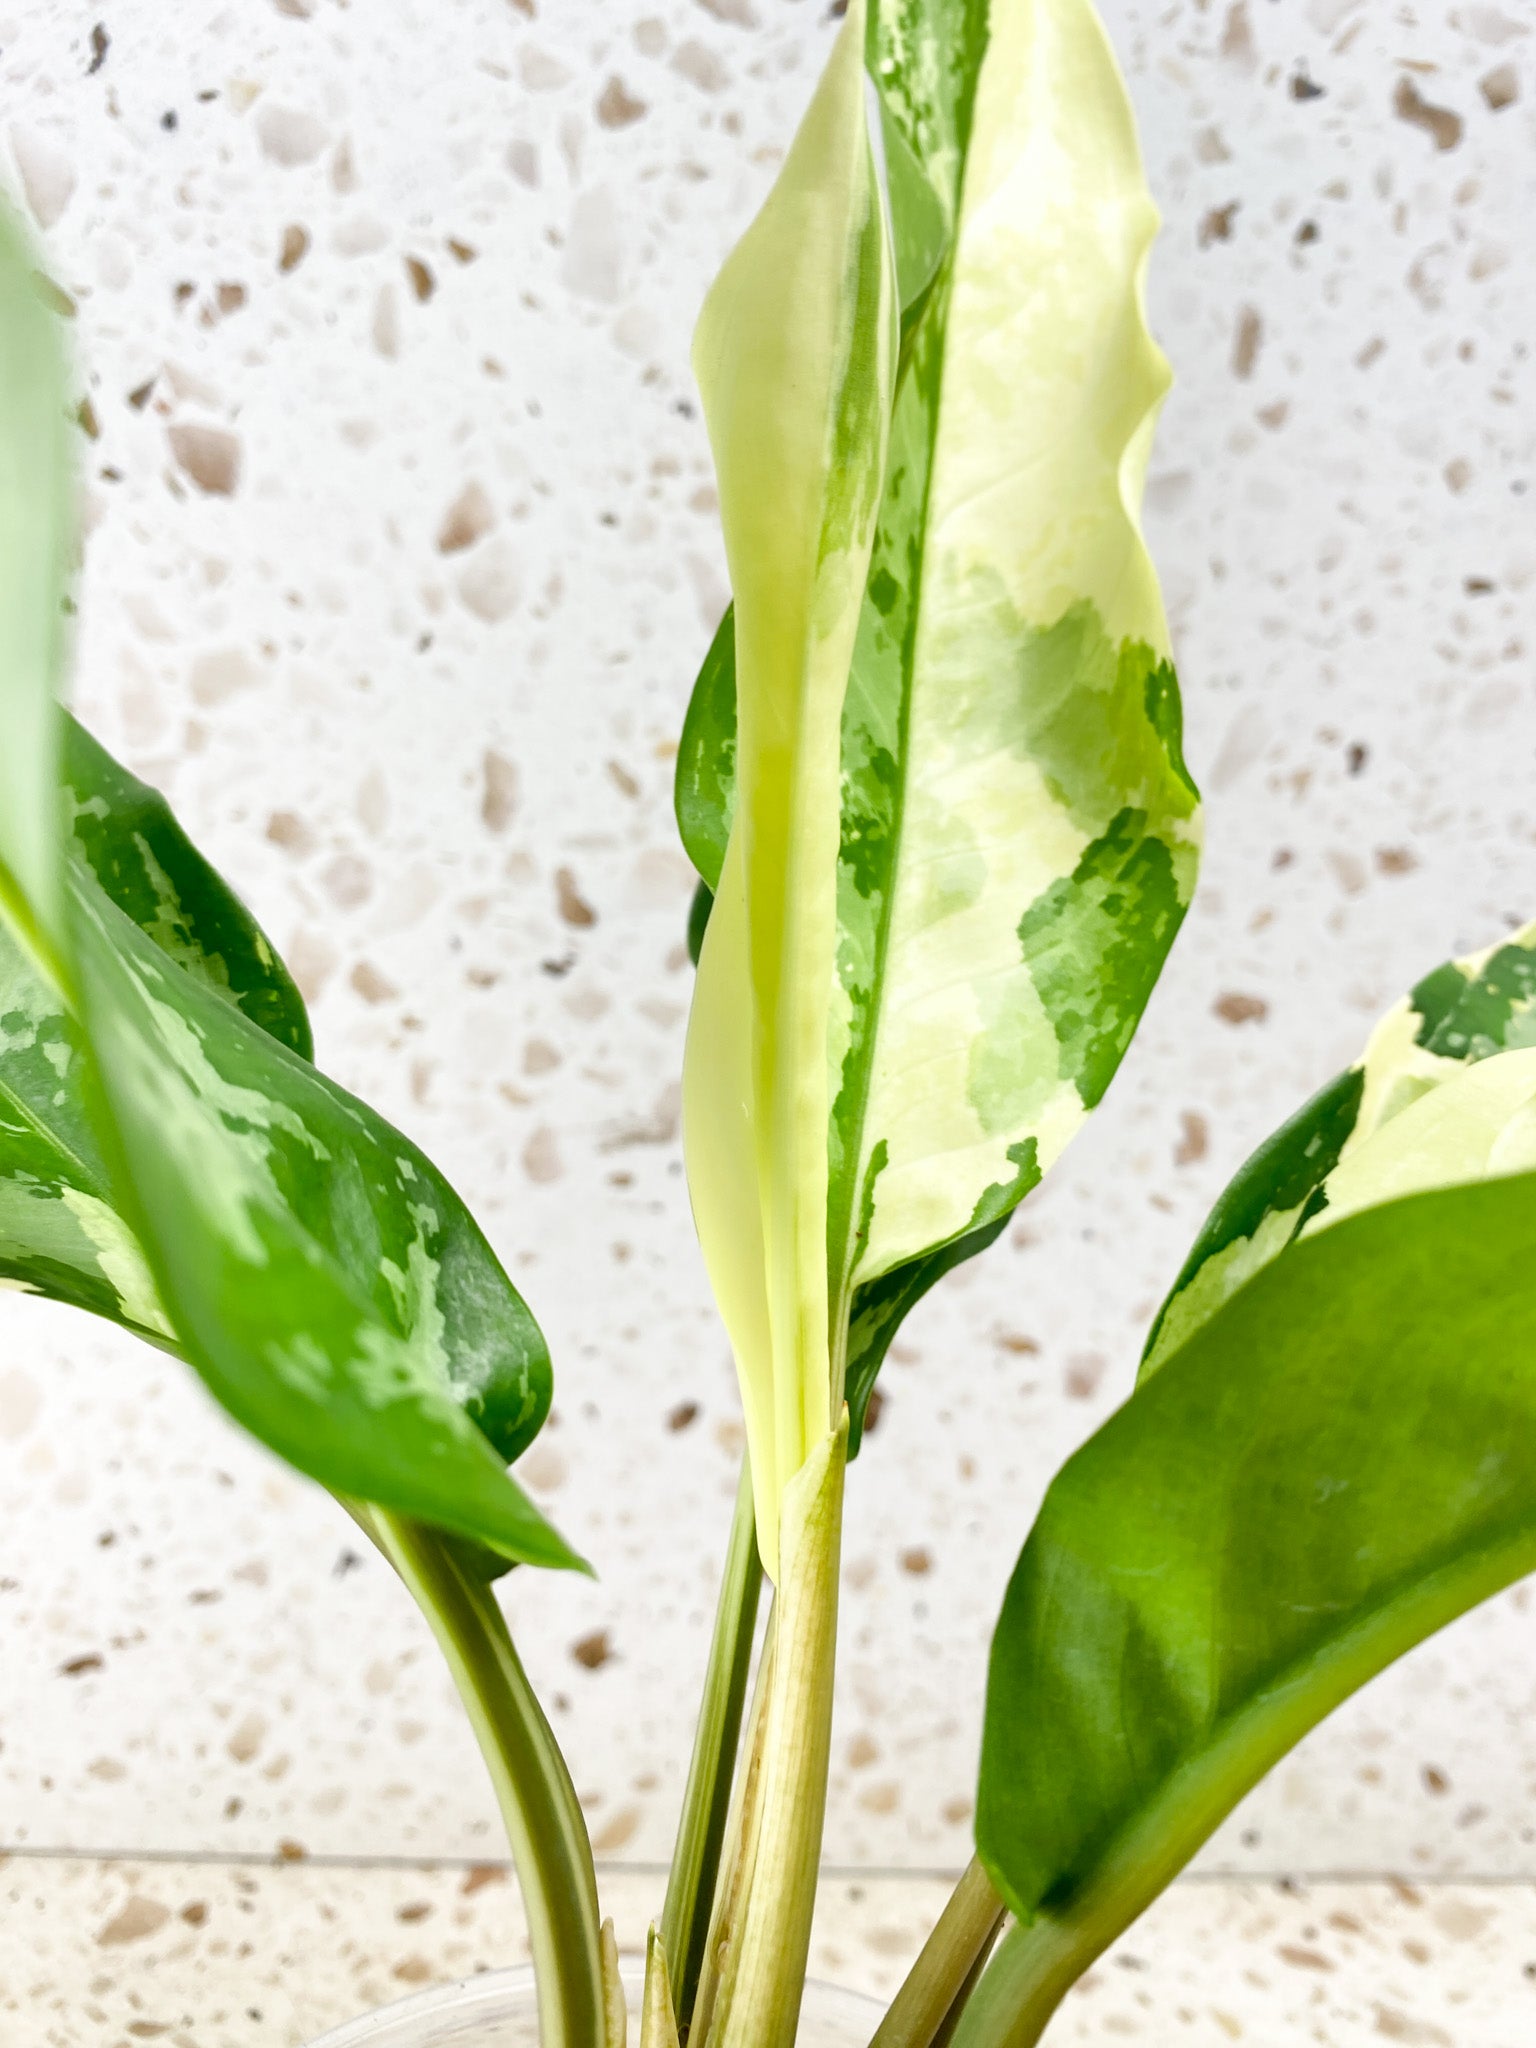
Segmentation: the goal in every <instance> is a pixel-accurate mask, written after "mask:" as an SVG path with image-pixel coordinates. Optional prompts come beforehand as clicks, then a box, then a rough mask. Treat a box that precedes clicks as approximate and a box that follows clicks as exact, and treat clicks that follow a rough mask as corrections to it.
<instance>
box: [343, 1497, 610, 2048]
mask: <svg viewBox="0 0 1536 2048" xmlns="http://www.w3.org/2000/svg"><path fill="white" fill-rule="evenodd" d="M352 1511H353V1513H354V1515H355V1516H356V1518H357V1520H358V1521H359V1522H360V1523H361V1524H362V1526H363V1527H364V1528H365V1529H366V1530H367V1531H368V1533H369V1535H370V1536H372V1538H373V1540H374V1541H375V1542H376V1543H377V1544H378V1546H379V1548H380V1549H381V1550H382V1551H383V1553H384V1555H385V1556H386V1557H387V1558H388V1559H389V1561H390V1563H391V1564H392V1565H393V1566H394V1568H395V1570H396V1571H397V1572H398V1573H399V1574H400V1577H401V1579H402V1580H403V1581H404V1583H405V1585H406V1587H407V1589H408V1591H409V1592H410V1593H411V1595H412V1597H413V1598H414V1599H415V1601H416V1604H417V1606H418V1607H420V1609H421V1611H422V1613H423V1614H424V1615H425V1616H426V1619H427V1621H428V1623H429V1625H430V1627H431V1629H432V1633H433V1634H434V1635H435V1636H436V1637H437V1640H438V1644H439V1647H440V1648H441V1650H442V1652H443V1655H444V1657H445V1658H446V1659H447V1663H448V1668H449V1671H450V1672H451V1673H452V1675H453V1682H454V1684H455V1685H456V1686H457V1687H458V1691H459V1697H460V1698H461V1699H462V1700H463V1702H464V1706H465V1709H466V1711H467V1712H468V1714H469V1718H470V1722H471V1724H472V1725H473V1727H474V1731H475V1737H476V1740H477V1741H478V1742H479V1744H480V1750H481V1754H482V1755H483V1756H484V1758H485V1761H486V1763H487V1765H488V1766H489V1768H490V1773H491V1779H492V1782H493V1784H494V1785H495V1788H496V1799H497V1803H498V1804H499V1806H500V1807H501V1815H502V1819H503V1821H504V1822H505V1824H506V1830H507V1840H508V1842H509V1843H510V1845H511V1849H512V1860H513V1862H514V1863H515V1864H516V1866H517V1876H518V1882H519V1884H520V1885H521V1887H522V1893H523V1905H524V1908H525V1910H526V1912H527V1915H528V1937H529V1943H530V1945H531V1947H532V1950H533V1965H534V1973H535V1976H536V1977H537V1980H538V1995H539V2040H540V2043H541V2048H603V2043H604V2040H605V2027H606V2008H605V1997H604V1981H603V1966H602V1954H601V1947H600V1943H599V1936H598V1917H597V1878H596V1874H595V1872H594V1870H593V1866H592V1848H591V1844H590V1842H589V1841H588V1839H587V1829H586V1823H585V1822H584V1821H583V1819H582V1816H581V1807H580V1805H579V1804H578V1802H577V1798H576V1790H575V1787H574V1786H573V1785H572V1783H571V1778H570V1773H569V1772H568V1771H567V1769H566V1767H565V1759H564V1757H562V1756H561V1754H560V1750H559V1746H558V1745H557V1743H556V1741H555V1738H554V1734H553V1731H552V1730H551V1728H550V1725H549V1723H548V1721H546V1720H545V1718H544V1713H543V1710H542V1708H541V1707H540V1706H539V1703H538V1701H537V1699H536V1698H535V1697H534V1694H533V1688H532V1687H531V1686H530V1685H529V1683H528V1678H527V1675H526V1673H525V1672H524V1670H523V1667H522V1665H521V1663H520V1662H519V1661H518V1656H517V1652H516V1650H514V1649H513V1647H512V1638H511V1636H510V1635H509V1634H508V1633H507V1625H506V1622H505V1620H504V1619H503V1617H502V1612H501V1609H500V1607H498V1605H497V1604H496V1599H495V1596H494V1594H493V1593H492V1592H491V1589H490V1587H489V1586H486V1585H484V1584H482V1583H481V1582H480V1581H479V1580H477V1579H474V1578H471V1577H470V1575H469V1574H468V1573H467V1572H466V1571H465V1570H464V1569H463V1567H462V1566H461V1565H460V1564H459V1562H458V1560H457V1558H456V1557H455V1556H454V1554H453V1550H452V1548H451V1545H450V1542H449V1540H448V1539H447V1538H446V1537H444V1536H443V1535H441V1534H440V1533H439V1532H438V1531H437V1530H435V1529H431V1528H428V1527H427V1526H426V1525H425V1524H424V1523H421V1522H412V1521H409V1520H407V1518H406V1517H405V1516H403V1515H395V1514H391V1513H388V1512H387V1511H386V1510H385V1509H383V1508H377V1507H359V1506H357V1505H355V1504H353V1505H352Z"/></svg>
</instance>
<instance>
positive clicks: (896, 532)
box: [677, 0, 1199, 1400]
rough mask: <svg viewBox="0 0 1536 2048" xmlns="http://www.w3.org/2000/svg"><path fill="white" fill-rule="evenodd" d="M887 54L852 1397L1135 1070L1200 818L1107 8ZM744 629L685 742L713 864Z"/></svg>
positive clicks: (1133, 170) (894, 4)
mask: <svg viewBox="0 0 1536 2048" xmlns="http://www.w3.org/2000/svg"><path fill="white" fill-rule="evenodd" d="M869 60H870V69H871V71H872V73H873V75H874V77H875V79H876V80H877V82H878V86H879V90H880V96H881V101H882V107H883V117H882V118H883V126H884V129H885V132H886V135H887V138H888V146H887V149H886V162H887V169H888V183H889V198H890V206H891V213H892V223H893V239H894V242H895V246H896V249H897V255H898V269H899V272H900V274H901V284H902V296H903V299H904V300H908V299H909V294H910V301H909V303H908V305H907V308H906V313H905V316H904V335H903V346H902V356H901V365H900V375H899V380H898V388H897V393H896V399H895V407H894V415H893V421H892V428H891V443H890V453H889V458H888V462H887V474H886V485H885V494H884V498H883V502H882V505H881V510H880V517H879V523H878V530H877V535H876V540H875V545H874V549H873V552H872V559H871V564H870V570H869V575H868V579H867V586H866V591H865V597H864V603H863V609H862V614H861V618H860V624H859V632H858V637H857V641H856V646H855V653H854V659H853V663H852V671H851V676H850V680H849V684H848V690H847V695H846V699H845V702H844V708H843V716H842V728H841V734H840V759H841V766H842V808H841V822H840V832H839V842H840V845H839V871H838V934H837V968H838V978H839V991H838V1000H837V1002H836V1004H835V1006H834V1015H833V1018H832V1024H831V1033H830V1043H829V1052H830V1056H831V1059H832V1062H833V1066H834V1071H835V1076H836V1078H835V1082H834V1087H833V1102H832V1109H831V1116H830V1120H829V1126H828V1151H829V1196H828V1248H827V1264H828V1272H829V1282H828V1285H829V1298H830V1302H831V1307H832V1320H833V1342H834V1347H836V1346H837V1345H838V1344H839V1343H841V1342H842V1341H843V1338H844V1335H845V1333H848V1345H849V1355H848V1360H847V1387H848V1391H849V1395H850V1399H851V1400H852V1399H853V1398H854V1396H855V1395H856V1394H857V1393H859V1392H860V1391H863V1392H867V1388H868V1385H869V1384H870V1383H872V1380H873V1376H874V1369H875V1368H876V1367H877V1366H878V1361H879V1356H880V1355H882V1354H883V1348H884V1344H885V1343H887V1342H888V1341H889V1337H890V1335H891V1334H892V1333H893V1331H894V1328H895V1327H896V1324H897V1323H898V1322H899V1320H900V1316H901V1314H903V1313H905V1310H906V1308H907V1307H909V1306H910V1304H911V1302H912V1301H914V1300H916V1299H917V1298H918V1296H919V1295H920V1294H921V1293H922V1292H923V1291H924V1290H925V1287H926V1286H927V1285H928V1284H931V1282H932V1280H933V1279H934V1278H936V1277H937V1276H938V1273H939V1271H942V1270H945V1269H947V1268H948V1267H949V1266H951V1265H953V1264H955V1263H958V1261H959V1259H960V1258H961V1257H964V1256H968V1255H969V1254H970V1253H971V1252H973V1251H975V1250H979V1249H980V1248H982V1246H983V1245H985V1244H986V1243H989V1242H991V1241H992V1240H993V1239H994V1238H995V1237H996V1236H997V1235H998V1234H999V1225H1000V1219H1002V1218H1005V1217H1006V1215H1007V1214H1008V1212H1009V1211H1010V1210H1011V1209H1012V1207H1013V1206H1014V1205H1015V1204H1016V1203H1017V1202H1018V1201H1019V1200H1020V1199H1021V1198H1022V1197H1023V1196H1024V1195H1025V1194H1027V1193H1028V1191H1029V1190H1030V1188H1032V1187H1033V1186H1034V1185H1035V1184H1036V1182H1037V1181H1038V1180H1039V1178H1040V1176H1041V1175H1042V1174H1043V1173H1044V1172H1045V1171H1047V1170H1048V1169H1049V1167H1050V1166H1051V1165H1052V1164H1053V1163H1054V1161H1055V1159H1056V1158H1057V1157H1058V1156H1059V1154H1060V1152H1061V1151H1062V1149H1063V1147H1064V1146H1065V1144H1066V1143H1067V1142H1068V1140H1069V1139H1070V1137H1071V1136H1072V1135H1073V1133H1074V1132H1075V1131H1076V1130H1077V1129H1078V1128H1079V1127H1080V1125H1081V1124H1082V1122H1083V1121H1084V1119H1085V1117H1086V1115H1087V1113H1088V1112H1089V1111H1090V1110H1091V1109H1092V1108H1093V1107H1094V1106H1095V1105H1096V1104H1097V1102H1098V1101H1099V1100H1100V1098H1101V1097H1102V1095H1103V1093H1104V1090H1105V1088H1106V1087H1107V1086H1108V1084H1109V1081H1110V1079H1111V1077H1112V1075H1113V1073H1114V1071H1115V1068H1116V1066H1117V1065H1118V1063H1119V1060H1120V1058H1121V1056H1122V1055H1123V1053H1124V1051H1125V1049H1126V1046H1127V1045H1128V1044H1129V1041H1130V1038H1131V1035H1132V1033H1133V1031H1134V1030H1135V1027H1136V1024H1137V1022H1138V1020H1139V1018H1140V1015H1141V1011H1142V1008H1143V1006H1144V1004H1145V1003H1146V1000H1147V997H1148V995H1149V994H1150V991H1151V989H1152V986H1153V984H1154V982H1155V980H1156V978H1157V975H1158V973H1159V971H1160V970H1161V967H1162V963H1163V960H1164V958H1165V956H1166V954H1167V951H1168V948H1169V946H1170V944H1171V943H1172V940H1173V937H1174V935H1175V933H1176V931H1177V929H1178V926H1179V923H1180V920H1181V919H1182V916H1183V914H1184V910H1185V907H1186V905H1187V903H1188V900H1189V896H1190V892H1191V889H1192V887H1193V881H1194V874H1195V866H1196V861H1197V855H1198V838H1199V829H1198V800H1197V797H1196V792H1195V789H1194V785H1193V783H1192V782H1191V780H1190V778H1189V775H1188V771H1187V770H1186V768H1185V765H1184V761H1183V756H1182V751H1181V728H1180V710H1179V697H1178V688H1177V683H1176V680H1175V677H1174V672H1173V668H1172V664H1171V660H1170V658H1169V649H1168V635H1167V628H1166V623H1165V620H1164V617H1163V611H1162V605H1161V601H1160V599H1159V596H1158V591H1157V586H1156V581H1155V578H1154V576H1153V572H1152V568H1151V564H1150V562H1149V560H1148V557H1147V554H1146V550H1145V547H1144V545H1143V542H1142V538H1141V533H1140V528H1139V523H1138V506H1139V501H1140V496H1141V488H1142V482H1143V478H1144V474H1145V468H1146V461H1147V456H1148V452H1149V448H1150V442H1151V432H1152V426H1153V421H1154V418H1155V415H1156V411H1157V408H1158V405H1159V403H1160V401H1161V398H1162V395H1163V392H1164V390H1165V388H1166V384H1167V370H1166V366H1165V364H1164V362H1163V359H1162V357H1161V355H1160V353H1159V352H1158V350H1157V348H1156V347H1155V345H1154V344H1153V342H1152V341H1151V339H1150V337H1149V335H1148V333H1147V329H1146V325H1145V320H1144V316H1143V310H1142V296H1141V286H1142V273H1143V270H1144V266H1145V260H1146V254H1147V249H1148V245H1149V243H1150V241H1151V238H1152V234H1153V232H1154V229H1155V226H1156V214H1155V211H1154V208H1153V206H1152V203H1151V201H1150V199H1149V197H1148V195H1147V192H1146V188H1145V183H1144V180H1143V175H1142V169H1141V163H1140V158H1139V153H1138V150H1137V145H1136V139H1135V133H1134V127H1133V123H1132V119H1131V114H1130V109H1129V106H1128V104H1127V101H1126V98H1125V94H1124V89H1123V87H1122V85H1121V82H1120V79H1119V77H1118V74H1117V72H1116V70H1115V66H1114V62H1113V58H1112V56H1111V53H1110V51H1109V48H1108V45H1107V43H1106V41H1105V39H1104V35H1103V31H1102V29H1101V28H1100V26H1099V24H1098V22H1097V20H1096V18H1095V17H1094V15H1093V12H1092V10H1091V8H1090V7H1089V6H1088V5H1087V0H1020V4H1018V5H1016V6H1009V7H1006V8H1003V7H997V8H991V9H989V8H988V6H987V5H986V0H884V4H882V5H880V6H879V7H878V8H873V9H872V10H871V19H870V34H869ZM893 136H894V137H895V138H896V139H897V141H898V142H899V144H900V145H901V147H900V148H899V149H898V148H897V147H896V146H895V145H894V144H893V143H892V142H891V140H890V138H891V137H893ZM909 163H910V165H911V166H912V167H914V169H915V171H916V173H919V174H920V176H919V177H917V178H915V179H914V178H909V177H908V176H907V167H908V164H909ZM904 250H905V251H907V255H906V259H905V261H903V260H902V259H903V251H904ZM930 263H931V264H932V266H933V267H932V269H931V272H929V273H928V274H927V275H926V276H925V277H924V276H923V273H924V270H925V266H927V265H928V264H930ZM920 277H923V281H922V282H921V284H919V283H918V282H917V280H918V279H919V278H920ZM731 633H732V621H731V618H730V616H729V615H727V618H726V620H725V621H724V622H723V623H722V626H721V629H720V632H719V633H718V634H717V635H716V638H715V641H714V643H713V645H712V647H711V649H710V652H709V655H708V657H707V659H706V661H705V664H704V668H703V670H702V671H701V674H700V677H699V681H698V684H697V686H696V689H695V693H694V697H693V700H692V702H691V704H690V707H689V712H688V718H687V721H686V724H685V728H684V733H683V739H682V744H681V748H680V752H679V757H678V774H677V798H678V804H677V808H678V818H679V824H680V827H681V830H682V834H683V839H684V844H685V845H686V847H687V849H688V851H689V853H690V856H691V857H692V858H693V860H694V862H695V864H696V866H697V867H698V869H699V872H700V874H701V875H702V876H703V878H704V880H705V881H706V882H707V883H708V884H709V885H710V886H711V887H714V886H716V884H717V883H718V882H719V881H720V877H721V863H722V859H723V854H724V848H725V845H726V841H727V834H728V831H729V826H730V819H731V816H732V808H733V803H734V794H733V785H734V775H735V759H734V751H733V750H734V747H735V742H736V732H735V716H734V712H735V682H734V674H733V667H732V639H731ZM941 1253H942V1254H943V1256H942V1259H940V1258H939V1255H940V1254H941ZM936 1261H937V1263H936ZM871 1332H873V1333H875V1336H876V1339H877V1341H876V1343H875V1344H874V1345H869V1344H867V1343H865V1342H864V1339H865V1338H866V1337H867V1335H868V1334H869V1333H871Z"/></svg>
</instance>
